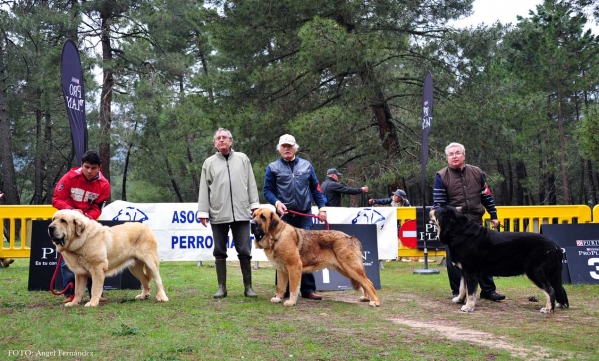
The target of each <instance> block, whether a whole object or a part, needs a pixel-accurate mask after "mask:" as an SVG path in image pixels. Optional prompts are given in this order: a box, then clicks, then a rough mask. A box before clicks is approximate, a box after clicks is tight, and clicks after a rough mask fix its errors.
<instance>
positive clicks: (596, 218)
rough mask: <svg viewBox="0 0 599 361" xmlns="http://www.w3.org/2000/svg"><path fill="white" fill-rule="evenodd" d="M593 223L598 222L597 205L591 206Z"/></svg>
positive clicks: (598, 210) (598, 206) (598, 207)
mask: <svg viewBox="0 0 599 361" xmlns="http://www.w3.org/2000/svg"><path fill="white" fill-rule="evenodd" d="M593 223H599V205H596V206H595V207H593Z"/></svg>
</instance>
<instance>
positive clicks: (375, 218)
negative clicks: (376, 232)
mask: <svg viewBox="0 0 599 361" xmlns="http://www.w3.org/2000/svg"><path fill="white" fill-rule="evenodd" d="M385 219H386V218H385V216H383V215H382V214H381V212H379V211H377V210H376V209H373V208H364V209H361V210H359V211H358V212H356V216H355V217H354V218H353V219H352V220H351V223H352V224H377V223H381V228H380V229H383V227H384V226H385V224H384V223H383V222H385Z"/></svg>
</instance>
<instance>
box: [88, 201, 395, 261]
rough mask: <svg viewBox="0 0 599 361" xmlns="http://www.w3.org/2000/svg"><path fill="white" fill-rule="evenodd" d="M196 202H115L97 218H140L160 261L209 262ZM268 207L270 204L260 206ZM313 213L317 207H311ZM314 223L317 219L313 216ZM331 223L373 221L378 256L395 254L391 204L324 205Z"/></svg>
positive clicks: (258, 257) (208, 240) (257, 255)
mask: <svg viewBox="0 0 599 361" xmlns="http://www.w3.org/2000/svg"><path fill="white" fill-rule="evenodd" d="M197 207H198V205H197V203H130V202H124V201H115V202H112V203H110V204H109V205H107V206H106V207H104V209H103V210H102V215H101V216H100V218H99V219H100V220H107V221H111V220H119V221H139V222H143V223H145V224H147V225H148V226H150V228H151V229H152V231H153V232H154V235H155V236H156V239H157V240H158V253H159V255H160V259H161V261H210V260H214V257H213V256H212V251H213V247H214V239H213V238H212V230H211V228H210V224H208V227H204V226H202V224H201V223H200V222H199V221H198V220H197V217H196V213H197ZM261 207H270V208H271V209H273V210H274V207H272V206H271V205H262V206H261ZM312 211H313V212H316V211H317V209H316V208H315V209H313V210H312ZM314 222H318V221H317V220H316V218H314ZM327 222H328V223H331V224H335V223H337V224H376V225H377V242H378V247H377V248H378V252H379V258H380V259H395V258H396V257H397V216H396V211H395V208H394V207H380V208H378V207H377V208H370V207H369V208H341V207H339V208H336V207H328V208H327ZM251 241H252V260H253V261H267V258H266V255H265V254H264V251H262V250H261V249H256V248H255V247H254V236H253V235H251ZM228 249H229V251H228V256H229V258H228V260H233V261H236V260H237V252H236V251H235V246H234V243H233V239H232V236H231V234H230V233H229V239H228Z"/></svg>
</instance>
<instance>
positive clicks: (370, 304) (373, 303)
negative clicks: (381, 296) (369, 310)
mask: <svg viewBox="0 0 599 361" xmlns="http://www.w3.org/2000/svg"><path fill="white" fill-rule="evenodd" d="M368 306H370V307H380V306H381V303H380V302H374V301H371V302H370V303H369V304H368Z"/></svg>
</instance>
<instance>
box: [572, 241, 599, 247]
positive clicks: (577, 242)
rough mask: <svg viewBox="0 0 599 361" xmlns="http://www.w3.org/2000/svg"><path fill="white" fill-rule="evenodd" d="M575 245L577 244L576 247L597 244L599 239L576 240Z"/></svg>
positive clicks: (598, 244)
mask: <svg viewBox="0 0 599 361" xmlns="http://www.w3.org/2000/svg"><path fill="white" fill-rule="evenodd" d="M576 246H578V247H589V246H599V240H577V241H576Z"/></svg>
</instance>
